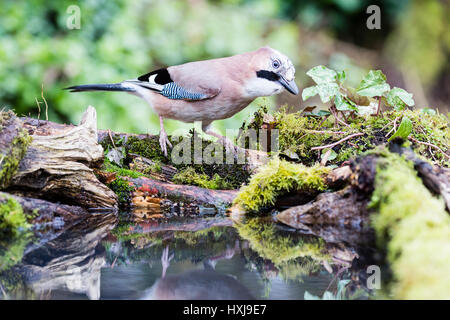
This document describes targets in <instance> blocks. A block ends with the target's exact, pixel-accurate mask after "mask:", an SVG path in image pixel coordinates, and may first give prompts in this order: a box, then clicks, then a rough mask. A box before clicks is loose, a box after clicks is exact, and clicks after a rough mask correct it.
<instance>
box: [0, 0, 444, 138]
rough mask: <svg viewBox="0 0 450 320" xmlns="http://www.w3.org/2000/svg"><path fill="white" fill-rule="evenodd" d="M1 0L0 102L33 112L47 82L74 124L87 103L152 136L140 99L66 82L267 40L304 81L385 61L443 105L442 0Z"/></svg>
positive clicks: (55, 104)
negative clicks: (376, 17) (75, 89)
mask: <svg viewBox="0 0 450 320" xmlns="http://www.w3.org/2000/svg"><path fill="white" fill-rule="evenodd" d="M370 4H376V5H378V6H379V7H380V8H381V30H369V29H368V28H367V27H366V20H367V18H368V17H369V14H367V13H366V8H367V7H368V6H369V5H370ZM70 5H77V6H79V8H80V10H81V29H79V30H76V29H74V30H70V29H68V28H67V26H66V22H67V19H68V18H69V16H70V14H69V13H67V8H68V7H69V6H70ZM0 7H1V10H0V15H1V16H0V17H1V19H0V83H1V87H0V107H6V108H11V109H14V110H15V111H16V112H17V113H18V114H19V115H31V116H33V117H37V114H38V108H37V105H36V101H35V99H38V100H39V101H42V98H41V85H42V84H43V86H44V94H45V97H46V100H47V102H48V105H49V110H48V114H49V119H50V120H53V121H58V122H65V123H69V122H71V123H77V122H78V121H79V120H80V118H81V114H82V112H83V111H84V110H85V109H86V108H87V106H88V105H93V106H94V107H95V108H96V109H97V112H98V125H99V128H102V129H106V128H109V129H111V130H113V131H126V132H136V133H146V132H148V133H158V131H159V124H158V119H157V116H156V115H155V113H153V112H152V111H151V109H150V108H149V107H148V106H147V105H146V103H145V102H144V101H143V100H140V99H139V98H137V97H134V96H131V95H128V94H125V93H109V92H94V93H77V94H75V93H72V94H71V93H69V92H67V91H63V90H62V88H64V87H66V86H69V85H76V84H86V83H110V82H120V81H121V80H123V79H130V78H135V77H136V76H139V75H142V74H144V73H147V72H149V71H151V70H153V69H157V68H159V67H161V66H167V65H173V64H181V63H184V62H189V61H193V60H199V59H209V58H215V57H222V56H228V55H233V54H237V53H242V52H245V51H251V50H255V49H257V48H258V47H260V46H263V45H269V46H271V47H273V48H276V49H278V50H280V51H281V52H283V53H285V54H286V55H288V56H289V57H290V58H291V60H292V61H293V62H294V64H295V65H296V68H297V73H296V79H297V83H298V85H299V87H300V88H304V87H307V86H309V85H311V83H310V82H309V81H310V80H308V78H307V77H306V75H305V72H306V71H307V70H308V69H309V68H311V67H313V66H315V65H318V64H326V65H328V66H330V67H332V68H335V69H339V70H346V72H347V74H348V81H349V82H350V84H353V85H356V84H357V82H358V81H359V80H360V78H361V76H362V75H363V74H364V73H365V72H366V71H367V69H370V68H381V69H383V71H384V72H385V73H386V74H387V76H388V82H389V83H390V84H391V85H396V86H399V87H403V88H405V89H407V90H408V91H410V92H413V93H414V98H415V101H416V105H417V106H418V107H434V108H438V109H439V110H440V111H441V112H447V111H448V105H449V101H450V72H449V71H450V63H449V55H450V34H449V30H450V28H449V27H450V26H449V24H450V22H449V21H450V19H448V17H449V16H450V6H449V1H442V0H441V1H439V0H417V1H414V0H411V1H408V0H387V1H364V0H363V1H357V0H320V1H318V0H316V1H313V0H305V1H295V0H210V1H207V0H186V1H181V0H169V1H167V0H165V1H163V0H146V1H125V0H83V1H81V0H80V1H74V0H72V1H68V0H60V1H45V0H28V1H16V0H2V1H1V4H0ZM256 102H260V103H266V104H268V105H269V106H270V107H271V108H277V107H278V106H280V105H281V104H284V103H288V104H289V105H293V106H295V107H296V108H302V107H305V106H306V105H311V104H314V103H315V101H314V100H313V101H309V100H308V101H307V104H303V102H302V101H301V98H300V96H296V97H294V96H292V95H289V94H282V95H279V96H277V97H271V98H259V99H258V100H256ZM41 108H44V107H43V105H41ZM255 108H256V103H253V104H252V105H251V106H250V107H248V108H246V109H245V110H243V111H242V112H240V113H239V114H237V115H235V116H234V117H233V118H231V119H227V120H223V121H217V122H215V127H216V128H217V129H218V130H221V131H222V132H223V130H224V128H238V127H240V125H241V123H242V121H243V120H245V119H246V118H247V117H248V116H249V115H250V114H252V113H253V112H254V110H255ZM40 118H41V119H43V118H45V112H44V111H41V115H40ZM180 127H183V128H191V127H192V125H188V124H183V125H182V124H181V123H180V122H177V121H166V128H167V129H168V131H169V133H170V132H171V131H173V130H174V129H178V128H180Z"/></svg>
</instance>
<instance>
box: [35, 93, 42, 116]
mask: <svg viewBox="0 0 450 320" xmlns="http://www.w3.org/2000/svg"><path fill="white" fill-rule="evenodd" d="M34 100H36V104H37V106H38V121H39V119H40V117H41V103H42V102H39V101H38V99H37V98H36V97H34Z"/></svg>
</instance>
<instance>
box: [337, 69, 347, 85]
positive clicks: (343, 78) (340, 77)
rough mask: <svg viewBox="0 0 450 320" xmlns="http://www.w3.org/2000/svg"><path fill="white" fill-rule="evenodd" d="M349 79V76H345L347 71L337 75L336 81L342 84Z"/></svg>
mask: <svg viewBox="0 0 450 320" xmlns="http://www.w3.org/2000/svg"><path fill="white" fill-rule="evenodd" d="M346 78H347V75H346V74H345V71H344V70H342V71H338V72H337V74H336V80H337V81H338V82H340V83H342V82H344V81H345V79H346Z"/></svg>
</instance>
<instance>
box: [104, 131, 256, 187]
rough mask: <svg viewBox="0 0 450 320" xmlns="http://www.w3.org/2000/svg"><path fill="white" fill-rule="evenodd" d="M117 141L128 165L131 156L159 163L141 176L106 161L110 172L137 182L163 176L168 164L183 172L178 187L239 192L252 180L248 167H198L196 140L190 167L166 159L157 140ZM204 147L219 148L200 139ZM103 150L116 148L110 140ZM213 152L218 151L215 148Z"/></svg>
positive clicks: (177, 180) (203, 148) (211, 165)
mask: <svg viewBox="0 0 450 320" xmlns="http://www.w3.org/2000/svg"><path fill="white" fill-rule="evenodd" d="M192 135H195V137H196V139H200V137H199V136H198V135H196V134H195V133H194V132H192ZM113 139H114V140H115V144H116V147H118V146H119V145H120V146H122V147H123V148H125V157H126V160H124V163H129V162H131V160H132V159H131V157H129V156H128V155H129V154H130V153H133V154H138V155H140V156H142V157H144V158H147V159H149V160H151V161H153V162H154V163H155V165H154V166H151V167H149V168H147V169H146V170H147V171H146V170H144V171H142V172H141V174H139V172H137V171H130V170H128V169H127V168H119V167H118V166H115V165H114V164H111V163H109V161H107V159H105V168H106V170H107V171H113V172H117V173H118V175H126V176H129V177H133V178H134V177H138V176H142V175H150V174H151V173H152V172H160V171H161V170H162V169H161V166H162V165H163V164H168V165H172V166H174V167H175V168H177V169H178V170H180V172H179V174H178V175H177V176H176V177H175V179H176V183H183V184H190V185H197V186H202V187H205V188H210V189H236V188H239V187H240V186H241V185H242V183H244V182H246V181H247V179H248V177H249V173H248V172H247V171H246V170H245V168H244V165H240V164H239V165H238V164H226V163H224V164H215V163H213V164H206V163H201V164H194V151H193V150H194V139H191V150H190V151H191V159H190V160H191V161H190V162H191V163H190V164H189V163H188V164H174V163H172V162H171V158H170V156H169V157H165V156H164V155H163V153H162V152H161V148H160V145H159V140H158V137H157V136H149V137H148V138H144V139H140V138H139V137H135V136H131V137H129V138H128V140H127V141H124V140H123V139H117V137H116V136H113ZM169 139H170V140H171V142H172V144H173V145H175V144H176V143H178V141H175V139H173V138H172V137H169ZM200 143H201V146H202V150H203V151H204V150H205V148H206V147H208V146H210V145H211V144H215V143H216V142H212V141H209V140H201V139H200ZM102 146H103V148H104V149H105V150H109V148H111V147H112V144H111V142H110V139H104V140H103V141H102ZM220 147H221V149H220V150H223V159H226V154H225V150H224V148H222V146H221V145H220ZM211 150H215V149H214V148H212V149H211Z"/></svg>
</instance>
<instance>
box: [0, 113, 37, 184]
mask: <svg viewBox="0 0 450 320" xmlns="http://www.w3.org/2000/svg"><path fill="white" fill-rule="evenodd" d="M30 142H31V138H30V136H29V135H28V134H27V132H26V131H25V130H24V129H23V128H22V122H21V121H20V119H19V118H17V117H16V116H15V115H14V113H13V112H12V111H7V112H5V111H1V112H0V189H5V188H6V187H8V186H9V184H10V182H11V179H12V177H13V176H14V174H15V173H16V171H17V168H18V167H19V163H20V160H22V158H23V157H24V155H25V152H26V150H27V146H28V145H29V144H30Z"/></svg>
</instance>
